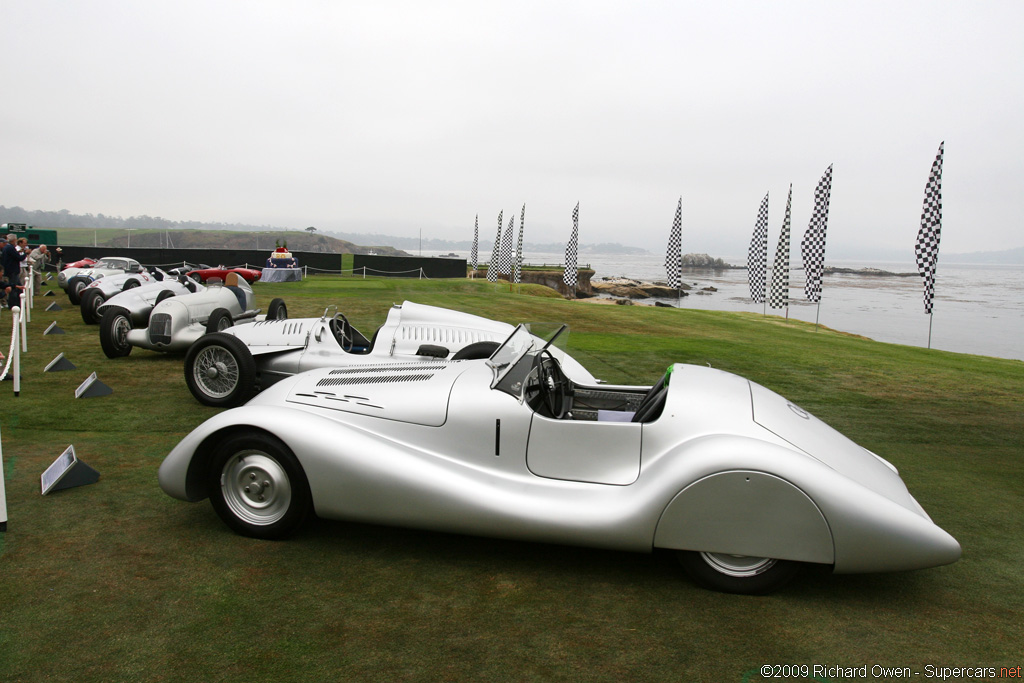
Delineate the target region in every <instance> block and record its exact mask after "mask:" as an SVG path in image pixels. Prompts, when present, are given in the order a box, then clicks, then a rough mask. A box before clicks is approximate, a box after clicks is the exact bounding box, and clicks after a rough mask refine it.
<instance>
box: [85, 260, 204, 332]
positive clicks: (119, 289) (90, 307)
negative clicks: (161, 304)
mask: <svg viewBox="0 0 1024 683" xmlns="http://www.w3.org/2000/svg"><path fill="white" fill-rule="evenodd" d="M189 285H191V286H192V287H193V288H194V287H196V286H201V285H198V283H196V282H195V281H194V280H192V279H190V278H186V277H184V276H183V275H181V276H179V275H176V274H168V273H166V272H164V271H163V270H161V269H159V268H153V270H152V271H150V272H146V271H143V272H141V273H116V274H114V275H107V276H105V277H102V278H99V279H98V280H93V281H92V282H90V283H89V284H88V285H86V286H85V287H83V288H82V289H80V290H79V294H78V299H79V303H78V307H79V310H80V311H81V313H82V320H83V321H84V322H85V324H86V325H95V324H96V323H98V322H99V321H100V318H101V316H102V315H103V309H102V306H103V305H104V304H105V303H106V302H108V301H110V300H111V299H113V298H118V302H115V305H118V306H122V307H124V308H128V309H129V310H131V309H134V308H138V302H139V301H146V300H148V301H149V308H152V307H153V305H154V304H155V303H156V298H157V297H158V296H159V295H160V293H161V292H163V291H168V292H170V294H167V295H165V298H166V297H167V296H174V295H177V294H188V293H190V291H193V292H194V291H196V290H195V289H191V290H190V289H189ZM133 290H135V291H136V292H137V296H135V297H133V296H132V295H131V294H129V293H130V292H132V291H133ZM122 295H126V296H122ZM129 300H131V301H134V302H135V303H134V305H132V304H128V301H129Z"/></svg>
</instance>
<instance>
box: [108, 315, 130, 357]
mask: <svg viewBox="0 0 1024 683" xmlns="http://www.w3.org/2000/svg"><path fill="white" fill-rule="evenodd" d="M131 329H132V320H131V317H130V316H129V314H128V311H127V310H126V309H124V308H121V307H120V306H114V307H108V308H107V309H106V310H105V311H104V312H103V317H102V318H100V347H101V348H102V349H103V353H105V354H106V356H107V358H122V357H124V356H127V355H128V354H130V353H131V352H132V345H131V344H129V343H128V333H129V332H130V331H131Z"/></svg>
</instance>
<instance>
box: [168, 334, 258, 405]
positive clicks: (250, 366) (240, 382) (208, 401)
mask: <svg viewBox="0 0 1024 683" xmlns="http://www.w3.org/2000/svg"><path fill="white" fill-rule="evenodd" d="M185 384H187V385H188V390H189V391H191V392H192V395H193V396H195V397H196V400H198V401H199V402H200V403H202V404H203V405H208V406H214V407H217V408H226V407H231V406H237V405H241V404H243V403H245V402H246V401H247V400H249V398H251V397H252V395H253V394H254V393H255V389H256V361H255V360H253V357H252V353H250V351H249V347H247V346H246V345H245V344H244V343H242V342H241V341H240V340H239V339H238V338H237V337H233V336H231V335H230V334H208V335H206V336H204V337H200V338H199V341H197V342H196V343H194V344H193V345H192V346H191V347H190V348H189V350H188V354H186V356H185Z"/></svg>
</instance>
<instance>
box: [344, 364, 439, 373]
mask: <svg viewBox="0 0 1024 683" xmlns="http://www.w3.org/2000/svg"><path fill="white" fill-rule="evenodd" d="M446 367H448V364H447V363H429V364H427V363H406V364H402V363H391V364H388V365H357V366H355V367H348V368H338V369H336V370H331V372H330V374H332V375H362V374H369V373H374V372H423V371H424V370H444V369H445V368H446Z"/></svg>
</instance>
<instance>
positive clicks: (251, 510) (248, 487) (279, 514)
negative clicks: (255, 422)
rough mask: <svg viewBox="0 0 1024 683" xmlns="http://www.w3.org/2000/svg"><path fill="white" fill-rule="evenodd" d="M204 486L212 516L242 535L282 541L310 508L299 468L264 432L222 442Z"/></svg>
mask: <svg viewBox="0 0 1024 683" xmlns="http://www.w3.org/2000/svg"><path fill="white" fill-rule="evenodd" d="M207 484H208V490H209V493H210V503H211V504H212V505H213V509H214V510H215V511H216V512H217V515H218V516H219V517H220V518H221V519H222V520H223V521H224V523H225V524H227V525H228V526H229V527H230V528H231V529H232V530H233V531H235V532H236V533H239V534H242V535H243V536H251V537H253V538H268V539H274V538H285V537H287V536H289V535H291V534H292V533H293V532H294V531H295V530H296V529H298V527H299V526H300V525H301V524H302V522H303V521H305V519H306V517H307V516H308V515H309V513H310V512H311V511H312V508H313V498H312V495H311V494H310V491H309V483H308V482H307V481H306V475H305V473H304V472H303V471H302V465H300V464H299V461H298V459H297V458H296V457H295V455H294V454H292V452H291V450H289V448H288V447H287V446H286V445H285V444H284V443H282V442H281V441H280V440H279V439H277V438H275V437H273V436H270V435H269V434H263V433H259V432H256V433H248V434H236V435H235V436H232V437H230V438H228V439H227V440H226V441H224V442H223V443H221V444H220V445H219V446H218V447H217V450H216V452H215V453H214V455H213V460H212V461H211V463H210V470H209V480H208V482H207Z"/></svg>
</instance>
